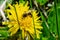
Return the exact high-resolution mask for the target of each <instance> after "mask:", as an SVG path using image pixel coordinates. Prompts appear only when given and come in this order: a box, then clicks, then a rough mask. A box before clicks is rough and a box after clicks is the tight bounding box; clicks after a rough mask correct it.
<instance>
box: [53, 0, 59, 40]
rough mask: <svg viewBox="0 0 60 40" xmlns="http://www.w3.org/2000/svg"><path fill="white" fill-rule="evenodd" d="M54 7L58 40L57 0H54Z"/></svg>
mask: <svg viewBox="0 0 60 40" xmlns="http://www.w3.org/2000/svg"><path fill="white" fill-rule="evenodd" d="M54 8H55V14H56V28H57V33H58V40H59V26H58V10H57V0H55V1H54Z"/></svg>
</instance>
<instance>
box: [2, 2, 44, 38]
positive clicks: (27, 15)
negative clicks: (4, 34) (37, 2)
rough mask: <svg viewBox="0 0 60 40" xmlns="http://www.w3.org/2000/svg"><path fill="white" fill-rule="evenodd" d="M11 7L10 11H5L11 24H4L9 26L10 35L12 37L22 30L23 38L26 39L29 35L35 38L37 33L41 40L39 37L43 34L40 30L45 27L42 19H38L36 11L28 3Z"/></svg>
mask: <svg viewBox="0 0 60 40" xmlns="http://www.w3.org/2000/svg"><path fill="white" fill-rule="evenodd" d="M9 7H10V9H6V10H5V12H6V13H7V17H8V18H9V22H3V24H8V27H9V30H8V31H9V32H10V35H11V36H12V35H14V34H16V33H17V31H18V30H21V31H22V37H26V36H27V34H28V35H30V36H31V37H32V38H34V35H35V33H36V37H37V38H40V36H39V35H40V34H41V33H42V32H41V31H40V30H41V29H42V28H43V27H42V26H41V21H40V20H39V19H40V17H38V13H37V12H36V10H30V9H29V6H28V2H27V3H26V4H25V3H20V4H18V3H16V4H14V5H10V4H9ZM34 28H35V29H34ZM35 31H36V32H35Z"/></svg>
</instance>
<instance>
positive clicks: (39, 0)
mask: <svg viewBox="0 0 60 40" xmlns="http://www.w3.org/2000/svg"><path fill="white" fill-rule="evenodd" d="M36 1H37V2H38V3H40V5H44V4H45V3H46V2H47V1H48V0H36Z"/></svg>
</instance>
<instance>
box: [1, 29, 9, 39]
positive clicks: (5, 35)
mask: <svg viewBox="0 0 60 40" xmlns="http://www.w3.org/2000/svg"><path fill="white" fill-rule="evenodd" d="M8 36H9V33H8V31H5V30H0V39H6V38H7V37H8Z"/></svg>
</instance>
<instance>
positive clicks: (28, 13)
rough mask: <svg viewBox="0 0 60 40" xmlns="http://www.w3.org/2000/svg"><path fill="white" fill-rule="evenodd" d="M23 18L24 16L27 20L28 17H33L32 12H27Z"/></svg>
mask: <svg viewBox="0 0 60 40" xmlns="http://www.w3.org/2000/svg"><path fill="white" fill-rule="evenodd" d="M22 16H23V18H25V17H27V16H30V17H32V14H31V11H28V12H25V13H24V14H23V15H22Z"/></svg>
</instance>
